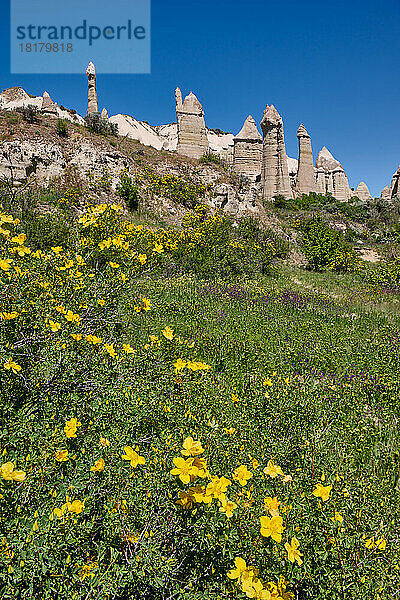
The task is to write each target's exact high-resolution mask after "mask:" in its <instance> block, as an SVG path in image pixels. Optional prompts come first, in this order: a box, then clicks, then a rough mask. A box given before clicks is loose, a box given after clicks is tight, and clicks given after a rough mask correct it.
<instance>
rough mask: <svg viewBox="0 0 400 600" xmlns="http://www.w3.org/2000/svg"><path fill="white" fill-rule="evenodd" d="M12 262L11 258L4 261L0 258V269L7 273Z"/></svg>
mask: <svg viewBox="0 0 400 600" xmlns="http://www.w3.org/2000/svg"><path fill="white" fill-rule="evenodd" d="M12 262H13V261H12V260H11V258H6V259H5V260H3V259H2V258H0V269H2V270H3V271H9V270H10V269H11V265H12Z"/></svg>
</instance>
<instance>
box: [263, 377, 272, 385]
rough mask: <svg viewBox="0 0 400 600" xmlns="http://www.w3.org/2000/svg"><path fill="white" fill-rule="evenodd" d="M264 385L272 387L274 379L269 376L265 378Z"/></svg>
mask: <svg viewBox="0 0 400 600" xmlns="http://www.w3.org/2000/svg"><path fill="white" fill-rule="evenodd" d="M264 385H267V386H268V387H272V386H273V383H272V379H270V378H269V377H267V378H266V379H264Z"/></svg>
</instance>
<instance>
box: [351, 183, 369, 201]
mask: <svg viewBox="0 0 400 600" xmlns="http://www.w3.org/2000/svg"><path fill="white" fill-rule="evenodd" d="M352 195H353V196H355V197H356V198H359V199H360V200H372V196H371V194H370V192H369V189H368V186H367V184H366V183H365V182H364V181H360V183H359V184H358V186H357V189H356V190H355V191H354V193H353V194H352Z"/></svg>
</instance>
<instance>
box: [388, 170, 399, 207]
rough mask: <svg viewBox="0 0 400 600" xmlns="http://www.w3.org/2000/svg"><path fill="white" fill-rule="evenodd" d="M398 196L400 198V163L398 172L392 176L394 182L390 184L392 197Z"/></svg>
mask: <svg viewBox="0 0 400 600" xmlns="http://www.w3.org/2000/svg"><path fill="white" fill-rule="evenodd" d="M395 196H398V197H399V198H400V165H399V168H398V169H397V171H396V173H395V174H394V175H393V177H392V183H391V184H390V198H391V199H392V198H394V197H395Z"/></svg>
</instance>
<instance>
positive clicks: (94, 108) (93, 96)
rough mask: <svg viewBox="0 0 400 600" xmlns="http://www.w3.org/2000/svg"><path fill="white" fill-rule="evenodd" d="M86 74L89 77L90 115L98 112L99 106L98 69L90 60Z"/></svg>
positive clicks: (88, 112) (88, 110) (88, 111)
mask: <svg viewBox="0 0 400 600" xmlns="http://www.w3.org/2000/svg"><path fill="white" fill-rule="evenodd" d="M86 76H87V79H88V109H87V113H86V114H88V115H94V114H96V115H97V114H98V112H99V108H98V104H97V91H96V69H95V67H94V64H93V63H92V62H90V63H89V64H88V67H87V69H86Z"/></svg>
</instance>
